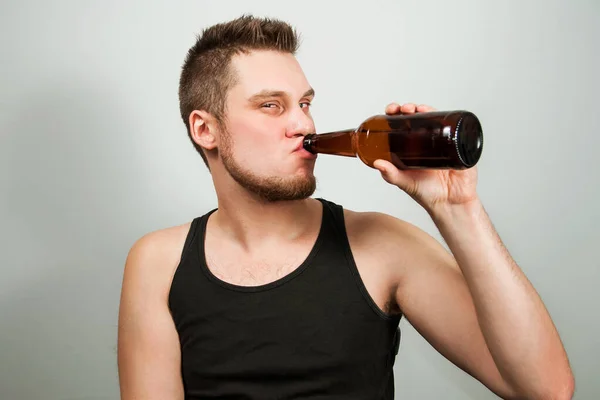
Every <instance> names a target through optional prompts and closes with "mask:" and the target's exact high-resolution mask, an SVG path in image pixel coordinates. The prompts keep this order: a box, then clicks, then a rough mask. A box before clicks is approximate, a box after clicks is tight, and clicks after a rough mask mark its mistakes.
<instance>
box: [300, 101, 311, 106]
mask: <svg viewBox="0 0 600 400" xmlns="http://www.w3.org/2000/svg"><path fill="white" fill-rule="evenodd" d="M300 105H301V106H302V105H304V107H310V105H311V104H310V101H305V102H303V103H300Z"/></svg>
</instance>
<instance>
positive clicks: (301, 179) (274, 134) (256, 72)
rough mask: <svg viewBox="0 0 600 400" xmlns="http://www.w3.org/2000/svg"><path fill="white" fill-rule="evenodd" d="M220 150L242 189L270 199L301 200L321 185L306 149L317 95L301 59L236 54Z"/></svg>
mask: <svg viewBox="0 0 600 400" xmlns="http://www.w3.org/2000/svg"><path fill="white" fill-rule="evenodd" d="M231 62H232V69H233V72H234V73H235V74H236V76H237V84H236V85H235V86H234V87H232V88H231V89H230V91H229V93H228V95H227V102H226V110H227V111H226V112H227V123H226V126H225V127H223V128H224V130H223V132H222V140H221V143H220V148H219V153H220V155H221V159H222V161H223V165H224V166H225V168H226V169H227V171H228V172H229V173H230V174H231V176H232V177H233V178H234V179H235V180H236V182H238V183H239V184H240V185H241V186H242V187H244V188H245V189H247V190H249V191H250V192H252V193H254V194H257V195H259V196H260V197H261V198H262V199H264V200H267V201H282V200H298V199H304V198H307V197H309V196H311V195H312V194H313V193H314V191H315V188H316V180H315V177H314V175H313V169H314V163H315V156H313V155H312V154H310V153H308V152H307V151H306V150H303V149H302V139H303V137H304V135H306V134H308V133H313V132H315V127H314V122H313V119H312V117H311V115H310V109H309V107H310V102H311V101H312V98H313V93H312V89H311V87H310V85H309V84H308V81H307V79H306V77H305V76H304V73H303V72H302V69H301V67H300V65H299V64H298V62H297V60H296V58H295V57H294V56H293V55H291V54H287V53H279V52H274V51H255V52H251V53H250V54H243V55H238V56H235V57H234V58H233V59H232V61H231Z"/></svg>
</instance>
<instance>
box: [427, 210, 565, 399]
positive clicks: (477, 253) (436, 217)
mask: <svg viewBox="0 0 600 400" xmlns="http://www.w3.org/2000/svg"><path fill="white" fill-rule="evenodd" d="M430 214H431V216H432V218H433V221H434V222H435V224H436V226H437V227H438V229H439V231H440V233H441V234H442V236H443V238H444V240H445V241H446V243H447V244H448V247H449V248H450V251H451V252H452V254H453V255H454V258H455V259H456V262H457V264H458V266H459V267H460V270H461V272H462V275H463V276H464V279H465V281H466V284H467V286H468V288H469V291H470V293H471V296H472V299H473V306H474V308H475V310H476V314H477V319H478V322H479V326H480V329H481V332H482V334H483V336H484V338H485V342H486V344H487V347H488V349H489V351H490V353H491V356H492V358H493V359H494V361H495V364H496V366H497V368H498V370H499V372H500V374H501V375H502V376H503V377H504V379H505V380H506V381H507V383H508V384H510V385H511V387H513V388H514V390H515V391H516V392H517V393H519V392H520V393H523V394H525V395H533V396H535V394H543V393H547V395H548V396H549V397H543V398H553V399H554V398H571V397H572V395H573V391H574V380H573V376H572V372H571V369H570V366H569V362H568V359H567V356H566V353H565V350H564V347H563V345H562V343H561V340H560V337H559V335H558V333H557V331H556V328H555V326H554V324H553V322H552V320H551V318H550V316H549V314H548V312H547V310H546V308H545V306H544V304H543V302H542V300H541V299H540V297H539V295H538V294H537V292H536V290H535V289H534V287H533V286H532V284H531V283H530V282H529V280H528V279H527V278H526V276H525V274H524V273H523V271H522V270H521V269H520V268H519V266H518V265H517V264H516V263H515V261H514V260H513V258H512V257H511V256H510V254H509V253H508V251H507V250H506V248H505V247H504V245H503V244H502V241H501V239H500V237H499V235H498V234H497V232H496V230H495V229H494V227H493V225H492V223H491V221H490V219H489V217H488V215H487V213H486V212H485V210H484V207H483V205H482V204H481V202H480V201H479V200H478V199H477V200H473V201H472V202H470V203H468V204H463V205H456V206H447V207H440V208H439V209H433V210H432V212H430ZM527 398H531V397H527ZM534 398H535V397H534Z"/></svg>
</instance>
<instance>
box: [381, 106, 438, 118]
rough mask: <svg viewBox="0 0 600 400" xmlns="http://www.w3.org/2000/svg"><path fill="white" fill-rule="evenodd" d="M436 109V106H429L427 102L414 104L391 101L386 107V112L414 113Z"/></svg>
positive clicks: (391, 113) (390, 113)
mask: <svg viewBox="0 0 600 400" xmlns="http://www.w3.org/2000/svg"><path fill="white" fill-rule="evenodd" d="M430 111H435V108H433V107H431V106H428V105H426V104H419V105H417V104H414V103H406V104H402V105H400V104H398V103H390V104H388V105H387V107H386V108H385V113H386V114H388V115H393V114H414V113H416V112H430Z"/></svg>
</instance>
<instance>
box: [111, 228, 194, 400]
mask: <svg viewBox="0 0 600 400" xmlns="http://www.w3.org/2000/svg"><path fill="white" fill-rule="evenodd" d="M174 236H177V235H174V234H173V233H172V232H155V233H151V234H148V235H146V236H144V237H142V238H141V239H140V240H138V241H137V242H136V243H135V244H134V245H133V247H132V248H131V250H130V252H129V254H128V256H127V261H126V263H125V271H124V276H123V286H122V291H121V303H120V307H119V329H118V350H117V351H118V369H119V383H120V390H121V399H122V400H134V399H144V400H152V399H157V400H159V399H160V400H180V399H183V398H184V393H183V383H182V378H181V372H180V371H181V364H180V363H181V353H180V347H179V338H178V335H177V331H176V329H175V326H174V323H173V319H172V318H171V314H170V312H169V309H168V303H167V297H168V291H169V286H170V282H171V276H172V273H173V271H174V269H175V267H176V263H177V262H178V257H176V255H178V253H177V251H176V249H177V247H178V246H177V245H176V240H174ZM175 239H176V238H175Z"/></svg>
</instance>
